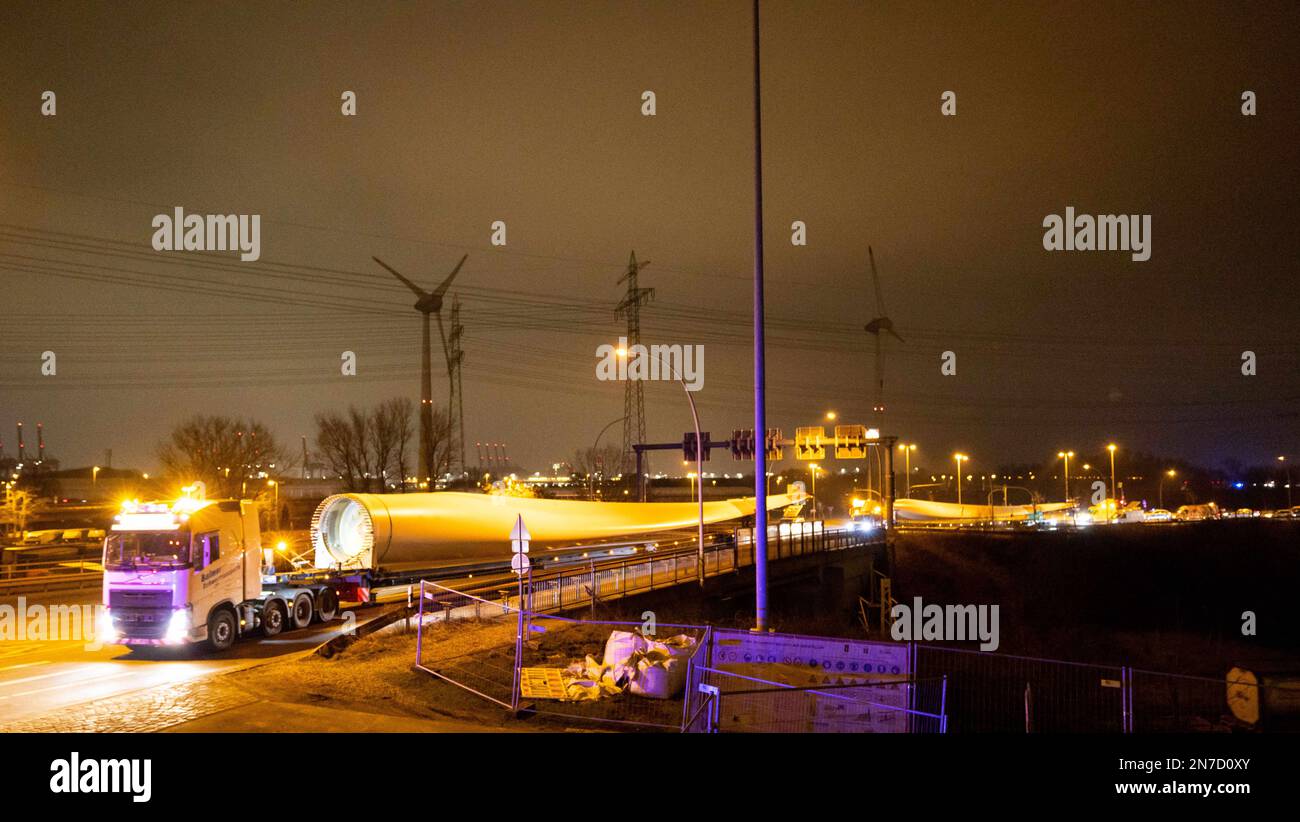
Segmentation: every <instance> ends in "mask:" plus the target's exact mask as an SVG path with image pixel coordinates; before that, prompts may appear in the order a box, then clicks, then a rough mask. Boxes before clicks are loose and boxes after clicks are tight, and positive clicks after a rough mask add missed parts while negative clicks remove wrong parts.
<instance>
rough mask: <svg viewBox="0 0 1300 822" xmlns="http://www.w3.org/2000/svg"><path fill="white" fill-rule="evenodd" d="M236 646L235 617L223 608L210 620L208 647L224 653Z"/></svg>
mask: <svg viewBox="0 0 1300 822" xmlns="http://www.w3.org/2000/svg"><path fill="white" fill-rule="evenodd" d="M234 644H235V615H234V614H232V613H231V612H230V611H229V610H227V609H225V608H222V609H221V610H220V611H217V612H216V613H215V614H213V615H212V617H211V618H210V619H209V620H208V645H209V646H210V647H211V648H212V650H214V651H224V650H226V649H228V648H229V647H230V646H231V645H234Z"/></svg>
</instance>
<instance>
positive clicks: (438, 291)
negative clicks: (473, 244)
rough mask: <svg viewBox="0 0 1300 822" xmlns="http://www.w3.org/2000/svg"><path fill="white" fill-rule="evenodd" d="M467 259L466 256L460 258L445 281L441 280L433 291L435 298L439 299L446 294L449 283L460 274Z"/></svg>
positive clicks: (449, 286) (467, 256)
mask: <svg viewBox="0 0 1300 822" xmlns="http://www.w3.org/2000/svg"><path fill="white" fill-rule="evenodd" d="M468 259H469V255H468V254H466V255H465V256H464V257H461V258H460V262H458V263H456V267H455V268H453V269H452V270H451V273H450V274H448V275H447V279H445V280H443V281H442V285H440V286H438V287H437V289H435V290H434V292H433V295H434V296H435V297H441V296H442V295H443V294H446V293H447V289H448V288H451V281H452V280H454V279H456V275H457V274H459V273H460V267H461V266H462V265H464V264H465V261H466V260H468Z"/></svg>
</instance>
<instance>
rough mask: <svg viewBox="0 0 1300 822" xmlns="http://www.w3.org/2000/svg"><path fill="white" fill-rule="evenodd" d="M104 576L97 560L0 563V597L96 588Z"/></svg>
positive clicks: (102, 568)
mask: <svg viewBox="0 0 1300 822" xmlns="http://www.w3.org/2000/svg"><path fill="white" fill-rule="evenodd" d="M103 579H104V567H103V565H101V564H100V562H99V560H98V559H93V560H92V559H63V560H41V561H39V562H6V563H0V597H6V596H19V595H22V594H31V593H44V592H46V591H75V590H85V589H89V588H96V587H99V586H100V585H102V584H103Z"/></svg>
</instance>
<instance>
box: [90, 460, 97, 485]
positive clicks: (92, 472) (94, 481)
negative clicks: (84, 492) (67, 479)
mask: <svg viewBox="0 0 1300 822" xmlns="http://www.w3.org/2000/svg"><path fill="white" fill-rule="evenodd" d="M98 484H99V466H98V465H96V466H95V467H94V468H92V469H90V487H91V488H94V487H95V486H96V485H98Z"/></svg>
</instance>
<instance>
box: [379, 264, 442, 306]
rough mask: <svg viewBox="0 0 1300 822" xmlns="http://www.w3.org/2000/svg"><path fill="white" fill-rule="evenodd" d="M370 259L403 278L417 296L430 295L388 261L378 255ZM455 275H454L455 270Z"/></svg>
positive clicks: (395, 275) (390, 272)
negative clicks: (398, 271)
mask: <svg viewBox="0 0 1300 822" xmlns="http://www.w3.org/2000/svg"><path fill="white" fill-rule="evenodd" d="M370 259H372V260H374V261H375V262H377V263H379V264H380V265H382V266H383V267H384V268H385V269H387V270H388V273H389V274H392V275H393V276H394V277H396V278H397V279H399V280H401V281H402V283H403V284H404V285H405V286H406V287H407V288H409V289H411V291H413V292H415V296H417V297H419V298H421V299H424V298H425V297H427V296H429V295H428V293H427V292H425V290H424V289H422V288H420V287H419V286H418V285H416V284H415V283H413V282H411V281H410V280H408V279H406V278H405V277H403V276H402V275H401V274H399V273H397V269H395V268H393V267H392V266H391V265H389V264H388V263H386V262H384V261H383V260H381V259H379V258H378V257H371V258H370ZM461 262H464V260H461ZM456 268H457V269H459V268H460V266H456ZM453 276H454V272H453ZM448 279H449V280H450V278H448Z"/></svg>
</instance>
